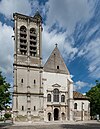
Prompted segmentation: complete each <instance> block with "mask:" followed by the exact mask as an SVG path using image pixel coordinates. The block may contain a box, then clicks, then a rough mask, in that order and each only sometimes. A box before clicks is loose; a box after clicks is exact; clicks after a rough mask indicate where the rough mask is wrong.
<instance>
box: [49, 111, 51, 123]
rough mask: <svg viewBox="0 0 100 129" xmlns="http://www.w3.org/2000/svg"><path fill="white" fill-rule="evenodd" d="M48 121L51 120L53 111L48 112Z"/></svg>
mask: <svg viewBox="0 0 100 129" xmlns="http://www.w3.org/2000/svg"><path fill="white" fill-rule="evenodd" d="M48 121H51V113H50V112H49V113H48Z"/></svg>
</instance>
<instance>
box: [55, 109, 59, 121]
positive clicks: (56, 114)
mask: <svg viewBox="0 0 100 129" xmlns="http://www.w3.org/2000/svg"><path fill="white" fill-rule="evenodd" d="M54 120H59V109H57V108H55V109H54Z"/></svg>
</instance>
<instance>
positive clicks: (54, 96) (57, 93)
mask: <svg viewBox="0 0 100 129" xmlns="http://www.w3.org/2000/svg"><path fill="white" fill-rule="evenodd" d="M53 101H54V102H59V90H58V89H54V90H53Z"/></svg>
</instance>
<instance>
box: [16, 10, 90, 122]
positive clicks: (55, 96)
mask: <svg viewBox="0 0 100 129" xmlns="http://www.w3.org/2000/svg"><path fill="white" fill-rule="evenodd" d="M13 17H14V34H15V36H14V42H15V43H14V64H13V70H14V86H13V87H14V92H13V114H14V116H13V120H14V122H15V121H32V122H34V121H57V120H58V121H68V120H70V121H73V120H88V119H89V118H90V107H89V105H90V102H89V101H88V98H87V97H86V96H84V95H82V94H81V93H78V92H76V91H73V81H72V79H71V77H70V73H69V71H68V69H67V67H66V65H65V63H64V60H63V58H62V56H61V54H60V52H59V50H58V47H57V45H56V47H55V48H54V50H53V52H52V53H51V55H50V57H49V58H48V60H47V62H46V63H45V64H44V66H43V65H42V17H41V15H40V14H39V12H38V11H37V12H36V14H35V15H34V16H33V17H30V16H26V15H23V14H18V13H14V15H13ZM48 49H49V48H48Z"/></svg>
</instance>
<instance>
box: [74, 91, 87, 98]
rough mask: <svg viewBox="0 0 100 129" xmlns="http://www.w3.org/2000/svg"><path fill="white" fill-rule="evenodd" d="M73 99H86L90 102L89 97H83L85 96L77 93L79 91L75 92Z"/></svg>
mask: <svg viewBox="0 0 100 129" xmlns="http://www.w3.org/2000/svg"><path fill="white" fill-rule="evenodd" d="M73 98H74V99H75V100H80V99H81V100H82V99H85V100H89V98H88V97H87V96H85V95H83V94H81V93H79V92H77V91H73Z"/></svg>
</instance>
